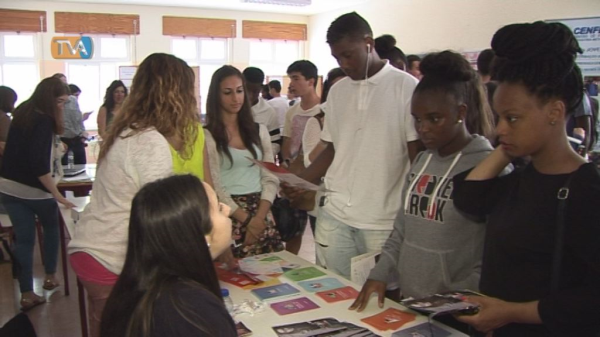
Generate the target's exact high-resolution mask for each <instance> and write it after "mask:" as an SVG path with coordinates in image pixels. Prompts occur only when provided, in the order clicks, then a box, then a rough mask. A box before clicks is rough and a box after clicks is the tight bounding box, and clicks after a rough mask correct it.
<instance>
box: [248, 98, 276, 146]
mask: <svg viewBox="0 0 600 337" xmlns="http://www.w3.org/2000/svg"><path fill="white" fill-rule="evenodd" d="M252 117H254V121H255V122H256V123H258V124H262V125H264V126H266V127H267V130H268V131H269V134H270V135H271V142H276V141H279V140H280V139H281V133H280V131H279V128H280V127H279V118H278V117H277V112H275V109H273V107H272V106H271V105H269V103H267V101H265V100H264V99H263V98H262V97H259V98H258V103H256V104H255V105H254V106H252ZM272 148H273V155H276V154H277V153H278V152H279V144H273V147H272Z"/></svg>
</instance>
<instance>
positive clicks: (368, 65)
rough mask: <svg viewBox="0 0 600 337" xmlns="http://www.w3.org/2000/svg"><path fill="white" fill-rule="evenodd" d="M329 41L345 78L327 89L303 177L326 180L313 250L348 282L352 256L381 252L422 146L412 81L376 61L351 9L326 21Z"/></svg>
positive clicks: (368, 35) (368, 34)
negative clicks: (315, 150)
mask: <svg viewBox="0 0 600 337" xmlns="http://www.w3.org/2000/svg"><path fill="white" fill-rule="evenodd" d="M327 43H328V44H329V46H330V48H331V53H332V55H333V56H334V57H335V58H336V60H337V61H338V64H339V65H340V67H341V68H342V70H343V71H344V72H345V73H346V74H347V75H348V77H346V78H344V79H342V80H340V81H339V82H338V83H336V85H335V86H333V87H332V88H331V91H330V92H329V96H328V99H327V114H325V125H324V129H323V133H322V136H321V139H322V140H323V141H324V142H327V147H326V148H325V150H323V152H322V153H321V154H320V155H319V157H317V158H316V159H315V161H314V162H313V163H312V164H311V166H309V167H308V168H307V169H306V170H305V171H304V172H303V173H302V174H301V177H303V178H305V179H307V180H309V181H312V182H315V183H318V182H319V181H320V179H321V177H323V175H324V176H325V177H324V179H323V181H324V183H325V187H326V188H327V190H328V191H327V192H325V196H324V198H322V200H321V201H320V204H321V205H322V207H321V208H320V210H319V214H318V217H317V228H316V233H315V242H316V243H317V247H316V248H317V249H318V250H320V252H321V253H322V254H321V255H320V256H323V258H324V259H325V264H326V265H327V268H329V269H330V270H332V271H333V272H335V273H337V274H339V275H342V276H344V277H346V278H348V279H349V278H350V259H351V258H352V257H354V256H357V255H361V254H365V253H368V252H372V251H378V250H381V247H382V246H383V244H384V243H385V240H386V239H387V238H388V236H389V235H390V233H391V231H392V228H393V223H394V219H395V218H396V214H397V213H398V210H399V208H400V204H401V200H400V199H401V195H400V194H401V190H402V185H403V182H404V176H405V174H406V173H407V172H408V169H409V166H410V162H411V161H412V159H414V158H415V156H416V154H417V152H418V150H419V147H420V145H419V144H420V142H419V141H418V135H417V132H416V131H415V128H414V121H413V119H412V116H411V114H410V103H411V97H412V93H413V91H414V88H415V87H416V85H417V81H416V79H415V78H414V77H412V76H410V75H408V74H406V73H404V72H402V71H400V70H398V69H395V68H393V67H392V66H391V65H389V64H388V63H386V62H384V61H382V60H381V59H380V58H379V56H378V55H377V53H376V52H375V51H374V47H373V46H374V41H373V33H372V31H371V28H370V26H369V24H368V23H367V22H366V21H365V20H364V19H363V18H362V17H361V16H359V15H358V14H356V13H355V12H353V13H348V14H345V15H342V16H341V17H339V18H337V19H336V20H335V21H334V22H333V23H332V24H331V26H330V27H329V29H328V31H327ZM286 193H287V194H288V195H290V197H292V198H293V197H294V193H298V191H297V190H294V189H290V188H287V189H286Z"/></svg>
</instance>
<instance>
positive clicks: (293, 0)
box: [241, 0, 312, 6]
mask: <svg viewBox="0 0 600 337" xmlns="http://www.w3.org/2000/svg"><path fill="white" fill-rule="evenodd" d="M241 1H242V2H247V3H255V4H263V5H281V6H310V5H311V2H312V0H241Z"/></svg>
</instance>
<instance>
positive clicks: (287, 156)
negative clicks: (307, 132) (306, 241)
mask: <svg viewBox="0 0 600 337" xmlns="http://www.w3.org/2000/svg"><path fill="white" fill-rule="evenodd" d="M287 74H288V76H289V77H290V89H291V91H292V92H294V93H295V95H296V96H298V97H300V98H301V100H300V103H299V104H295V105H294V106H292V107H291V108H289V110H288V111H287V113H286V114H285V124H284V126H283V144H282V147H281V156H282V160H283V161H282V163H283V166H285V167H289V166H290V165H293V166H294V167H295V166H296V164H298V165H299V167H301V168H302V167H304V156H305V155H308V153H304V151H303V150H302V135H303V134H304V129H305V128H306V123H307V122H308V120H309V119H310V118H312V117H313V116H315V115H317V114H319V113H320V112H321V108H320V105H321V104H320V103H321V98H320V97H319V96H318V95H317V80H318V78H319V73H318V70H317V67H316V66H315V65H314V64H313V63H312V62H310V61H307V60H300V61H296V62H294V63H292V64H291V65H290V66H289V67H288V69H287ZM296 161H297V162H296ZM292 163H293V164H292ZM301 245H302V235H298V236H296V237H295V238H293V239H291V240H289V241H288V242H286V245H285V249H286V250H287V251H288V252H291V253H294V254H298V251H300V246H301Z"/></svg>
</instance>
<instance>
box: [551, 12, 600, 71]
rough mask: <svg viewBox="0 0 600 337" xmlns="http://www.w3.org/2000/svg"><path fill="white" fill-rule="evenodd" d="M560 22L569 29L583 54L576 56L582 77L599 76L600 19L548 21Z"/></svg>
mask: <svg viewBox="0 0 600 337" xmlns="http://www.w3.org/2000/svg"><path fill="white" fill-rule="evenodd" d="M548 22H560V23H562V24H564V25H566V26H567V27H569V28H571V31H572V32H573V35H575V38H576V39H577V41H579V46H580V47H581V49H582V50H583V54H580V55H578V56H577V64H578V65H579V68H581V72H582V74H583V76H584V77H598V76H600V17H595V18H579V19H559V20H548Z"/></svg>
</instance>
